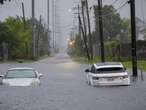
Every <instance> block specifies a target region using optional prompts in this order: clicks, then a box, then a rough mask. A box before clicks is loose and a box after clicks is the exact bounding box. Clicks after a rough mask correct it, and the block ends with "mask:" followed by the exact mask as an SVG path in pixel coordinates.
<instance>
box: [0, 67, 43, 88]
mask: <svg viewBox="0 0 146 110" xmlns="http://www.w3.org/2000/svg"><path fill="white" fill-rule="evenodd" d="M41 76H42V74H41V73H38V72H37V71H36V70H35V69H33V68H26V67H23V68H22V67H21V68H11V69H8V71H7V72H6V74H4V75H0V77H1V79H2V80H1V84H3V85H8V86H37V85H40V77H41Z"/></svg>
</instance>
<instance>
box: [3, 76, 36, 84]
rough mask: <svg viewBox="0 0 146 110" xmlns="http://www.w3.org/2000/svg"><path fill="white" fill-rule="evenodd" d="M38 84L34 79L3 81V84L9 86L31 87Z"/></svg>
mask: <svg viewBox="0 0 146 110" xmlns="http://www.w3.org/2000/svg"><path fill="white" fill-rule="evenodd" d="M37 82H39V80H38V79H36V78H17V79H16V78H15V79H4V80H3V84H5V85H9V86H31V85H32V84H33V83H37Z"/></svg>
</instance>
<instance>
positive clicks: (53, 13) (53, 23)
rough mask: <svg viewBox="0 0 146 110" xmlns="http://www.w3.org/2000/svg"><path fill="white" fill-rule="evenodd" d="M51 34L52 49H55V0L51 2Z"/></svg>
mask: <svg viewBox="0 0 146 110" xmlns="http://www.w3.org/2000/svg"><path fill="white" fill-rule="evenodd" d="M52 34H53V49H55V0H53V1H52Z"/></svg>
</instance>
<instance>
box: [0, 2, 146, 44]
mask: <svg viewBox="0 0 146 110" xmlns="http://www.w3.org/2000/svg"><path fill="white" fill-rule="evenodd" d="M22 1H23V2H24V5H25V14H26V16H27V17H28V18H30V17H31V0H12V2H10V3H9V2H6V3H5V4H4V5H0V13H1V14H0V20H4V19H5V18H6V17H8V16H16V15H20V16H22V10H21V3H22ZM78 1H79V0H56V6H57V8H56V11H57V12H56V13H57V17H56V21H57V24H56V25H57V27H61V29H60V31H61V32H62V34H61V33H60V34H58V35H56V37H58V38H56V39H58V41H59V42H61V43H62V44H63V45H64V44H65V42H66V39H67V37H68V36H69V34H70V31H71V28H72V26H73V16H74V15H73V14H72V12H69V11H68V10H69V9H71V8H72V7H74V6H76V5H77V3H78ZM113 1H115V0H103V4H111V3H113ZM125 1H127V0H119V1H118V2H116V3H115V4H114V6H115V8H116V9H117V8H119V7H120V6H121V5H122V4H123V3H124V2H125ZM89 2H90V3H89V5H90V6H91V5H93V4H94V5H95V4H97V0H89ZM145 6H146V0H136V15H137V16H138V17H140V18H141V19H142V20H144V21H146V14H144V11H142V10H144V8H145ZM51 12H52V0H50V27H52V13H51ZM119 12H120V14H121V16H122V17H129V15H130V13H129V5H128V4H127V5H126V6H125V7H123V8H122V9H120V10H119ZM40 15H42V18H43V19H44V21H45V23H47V0H35V16H36V18H37V19H39V16H40ZM91 17H93V14H91ZM74 22H77V19H75V20H74ZM91 24H92V27H94V20H93V19H92V21H91ZM57 43H58V42H57Z"/></svg>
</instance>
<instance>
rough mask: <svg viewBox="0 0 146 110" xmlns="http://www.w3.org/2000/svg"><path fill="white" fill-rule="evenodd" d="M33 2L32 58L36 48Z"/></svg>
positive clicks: (34, 55)
mask: <svg viewBox="0 0 146 110" xmlns="http://www.w3.org/2000/svg"><path fill="white" fill-rule="evenodd" d="M34 4H35V2H34V0H32V49H33V50H32V51H33V53H32V54H33V58H34V59H35V57H36V47H35V5H34Z"/></svg>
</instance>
